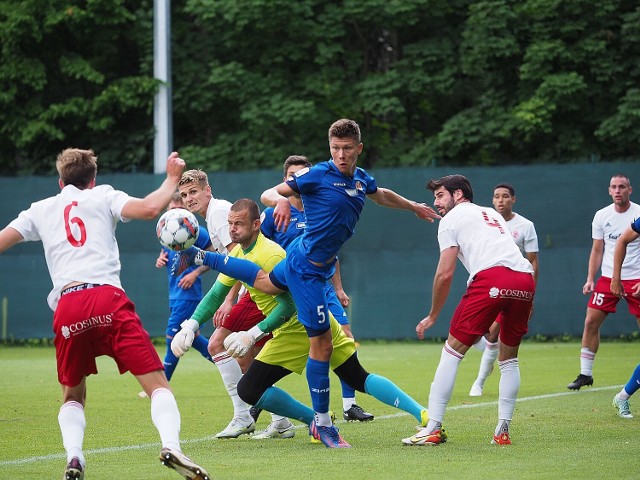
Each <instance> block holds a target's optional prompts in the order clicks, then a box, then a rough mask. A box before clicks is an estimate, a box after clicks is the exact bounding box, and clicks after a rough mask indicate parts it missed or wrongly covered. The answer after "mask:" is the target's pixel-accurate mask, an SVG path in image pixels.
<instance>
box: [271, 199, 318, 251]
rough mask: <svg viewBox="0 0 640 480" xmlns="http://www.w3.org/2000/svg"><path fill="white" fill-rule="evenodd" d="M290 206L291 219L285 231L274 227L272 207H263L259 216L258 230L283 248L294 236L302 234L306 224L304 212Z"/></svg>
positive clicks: (287, 245) (285, 247)
mask: <svg viewBox="0 0 640 480" xmlns="http://www.w3.org/2000/svg"><path fill="white" fill-rule="evenodd" d="M290 206H291V221H290V223H289V228H287V230H286V231H285V232H283V231H279V230H278V229H277V228H276V224H275V222H274V221H273V210H274V208H273V207H268V208H265V209H264V212H262V216H261V218H260V220H261V225H260V230H261V231H262V234H263V235H264V236H265V237H267V238H269V239H271V240H273V241H274V242H276V243H277V244H278V245H280V246H281V247H282V248H284V249H285V250H286V249H287V248H288V247H289V244H290V243H291V242H292V241H293V239H294V238H297V237H299V236H300V235H302V233H303V232H304V229H305V227H306V226H307V219H306V217H305V215H304V212H301V211H300V210H298V209H297V208H296V207H294V206H293V205H291V204H290Z"/></svg>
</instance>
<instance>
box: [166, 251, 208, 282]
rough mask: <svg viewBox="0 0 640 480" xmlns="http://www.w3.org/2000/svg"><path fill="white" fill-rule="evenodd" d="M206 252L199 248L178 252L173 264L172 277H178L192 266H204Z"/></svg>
mask: <svg viewBox="0 0 640 480" xmlns="http://www.w3.org/2000/svg"><path fill="white" fill-rule="evenodd" d="M205 253H206V252H205V251H204V250H201V249H199V248H198V247H191V248H187V249H186V250H182V251H181V252H176V254H175V255H174V256H173V262H172V264H171V275H173V276H178V275H180V274H181V273H182V272H184V271H185V270H186V269H187V268H189V267H190V266H191V265H202V264H203V263H204V258H205Z"/></svg>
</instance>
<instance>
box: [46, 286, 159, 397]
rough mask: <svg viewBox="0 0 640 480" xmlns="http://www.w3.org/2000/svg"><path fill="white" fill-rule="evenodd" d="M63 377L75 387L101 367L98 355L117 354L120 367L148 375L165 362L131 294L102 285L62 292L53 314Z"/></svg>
mask: <svg viewBox="0 0 640 480" xmlns="http://www.w3.org/2000/svg"><path fill="white" fill-rule="evenodd" d="M53 332H54V334H55V338H54V344H55V346H56V360H57V364H58V381H59V382H60V383H61V384H62V385H66V386H68V387H75V386H76V385H78V384H79V383H80V382H81V381H82V379H83V378H84V377H85V376H87V375H91V374H96V373H98V368H97V366H96V360H95V359H96V357H99V356H101V355H108V356H110V357H112V358H113V359H114V360H115V361H116V364H117V365H118V369H119V370H120V373H125V372H127V371H130V372H131V373H132V374H134V375H144V374H145V373H149V372H153V371H155V370H162V369H163V368H164V367H163V365H162V362H161V361H160V358H159V357H158V353H157V352H156V349H155V348H154V346H153V344H152V343H151V340H150V339H149V334H148V333H147V331H146V330H145V329H144V328H143V327H142V322H141V321H140V318H139V317H138V314H137V313H136V311H135V307H134V305H133V303H132V302H131V300H129V298H127V295H126V294H125V293H124V291H123V290H120V289H119V288H115V287H112V286H110V285H103V286H99V287H94V288H91V289H87V290H81V291H77V292H71V293H67V294H66V295H62V297H60V301H59V302H58V307H57V308H56V311H55V313H54V314H53Z"/></svg>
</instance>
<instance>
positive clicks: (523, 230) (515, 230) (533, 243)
mask: <svg viewBox="0 0 640 480" xmlns="http://www.w3.org/2000/svg"><path fill="white" fill-rule="evenodd" d="M507 226H508V227H509V230H511V234H512V235H513V240H514V241H515V242H516V245H517V246H518V248H519V249H520V252H522V254H523V255H525V254H527V253H537V252H539V249H538V234H537V233H536V229H535V227H534V226H533V222H532V221H531V220H528V219H526V218H524V217H523V216H522V215H518V214H517V213H515V212H513V218H512V219H511V220H507Z"/></svg>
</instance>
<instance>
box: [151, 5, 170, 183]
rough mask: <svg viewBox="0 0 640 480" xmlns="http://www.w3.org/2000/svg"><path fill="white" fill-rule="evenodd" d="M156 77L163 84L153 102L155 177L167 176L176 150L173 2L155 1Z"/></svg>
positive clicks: (154, 40) (154, 43)
mask: <svg viewBox="0 0 640 480" xmlns="http://www.w3.org/2000/svg"><path fill="white" fill-rule="evenodd" d="M153 76H154V77H155V78H156V79H158V80H160V81H161V82H162V84H161V85H160V89H159V90H158V93H157V94H156V96H155V99H154V102H153V124H154V127H155V131H156V135H155V139H154V144H153V173H165V172H166V163H167V157H168V156H169V153H171V151H172V150H173V131H172V129H173V122H172V115H173V114H172V106H171V0H154V1H153Z"/></svg>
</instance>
